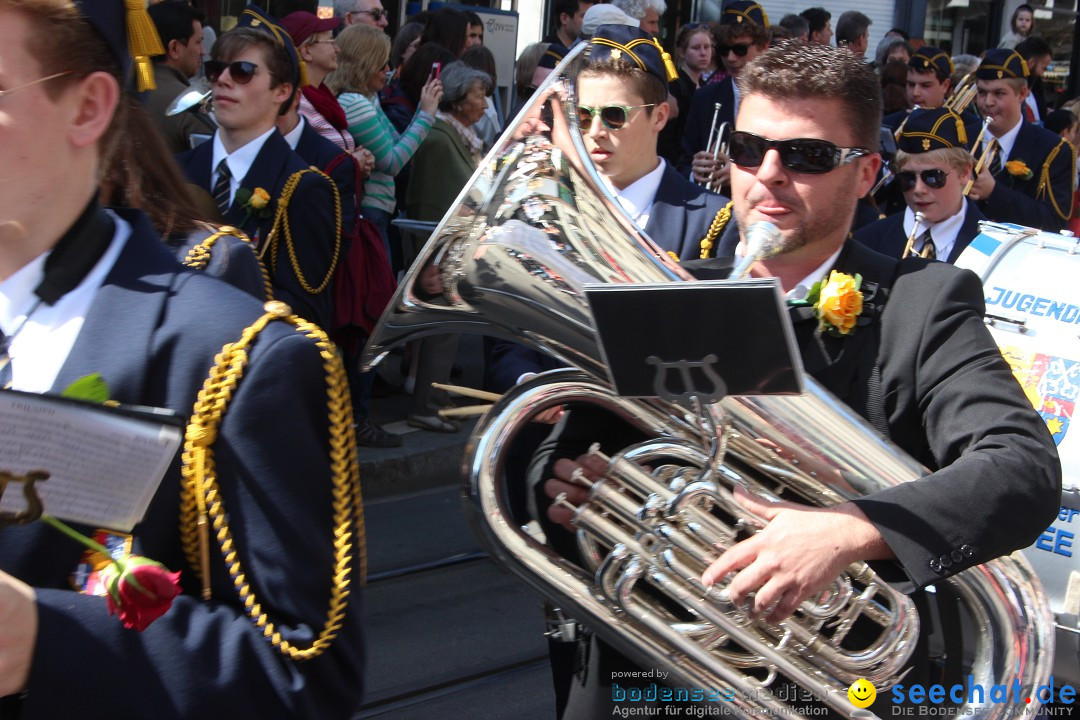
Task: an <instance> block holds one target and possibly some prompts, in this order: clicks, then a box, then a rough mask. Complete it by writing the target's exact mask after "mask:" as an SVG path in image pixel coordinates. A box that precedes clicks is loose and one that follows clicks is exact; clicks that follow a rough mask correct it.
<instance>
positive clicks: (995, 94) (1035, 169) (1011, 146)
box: [968, 48, 1076, 231]
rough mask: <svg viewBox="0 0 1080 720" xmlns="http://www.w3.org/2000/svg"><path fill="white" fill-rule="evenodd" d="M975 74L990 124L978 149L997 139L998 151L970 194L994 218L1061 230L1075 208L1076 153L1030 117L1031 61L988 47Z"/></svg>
mask: <svg viewBox="0 0 1080 720" xmlns="http://www.w3.org/2000/svg"><path fill="white" fill-rule="evenodd" d="M975 77H976V83H978V95H977V99H976V102H978V104H979V110H980V111H982V114H983V115H984V116H986V117H989V118H990V125H989V127H988V128H987V132H986V133H985V134H984V135H983V138H982V144H981V146H980V147H975V148H972V150H973V152H974V153H975V154H976V155H977V156H982V155H983V154H984V153H985V152H987V149H988V148H989V147H990V146H991V145H993V146H994V149H995V150H996V151H997V152H996V158H995V160H994V161H992V162H990V163H986V166H985V167H983V169H982V171H981V172H980V173H979V176H978V177H977V178H976V179H975V184H974V185H973V186H972V188H971V192H970V193H969V194H968V197H969V198H971V199H972V200H977V201H979V203H980V208H981V209H982V211H983V212H984V213H985V214H986V216H987V217H988V218H990V219H991V220H996V221H999V222H1012V223H1018V224H1020V225H1027V226H1029V227H1035V228H1041V229H1043V230H1050V231H1055V230H1060V229H1061V228H1062V227H1064V226H1065V223H1066V222H1067V221H1068V219H1069V216H1070V212H1071V207H1072V183H1073V175H1074V172H1075V167H1076V153H1075V151H1074V150H1073V148H1072V147H1071V146H1070V145H1069V144H1068V143H1067V142H1065V141H1064V140H1063V139H1061V138H1060V137H1058V136H1056V135H1054V133H1052V132H1049V131H1047V130H1043V129H1042V128H1040V127H1036V126H1035V125H1032V124H1031V123H1029V122H1027V121H1026V120H1024V117H1023V114H1022V109H1021V108H1022V106H1023V104H1024V100H1025V99H1026V98H1027V94H1028V82H1027V78H1028V67H1027V63H1025V62H1024V59H1023V58H1021V57H1020V55H1019V54H1017V52H1016V51H1015V50H1006V49H1002V48H999V49H993V50H987V51H986V55H985V57H984V58H983V60H982V62H981V63H980V64H979V69H978V70H976V71H975Z"/></svg>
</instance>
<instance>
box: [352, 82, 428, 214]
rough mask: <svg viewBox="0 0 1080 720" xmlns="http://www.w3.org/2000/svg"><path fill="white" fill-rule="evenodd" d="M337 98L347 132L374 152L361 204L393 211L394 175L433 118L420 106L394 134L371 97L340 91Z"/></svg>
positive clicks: (399, 169)
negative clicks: (401, 128)
mask: <svg viewBox="0 0 1080 720" xmlns="http://www.w3.org/2000/svg"><path fill="white" fill-rule="evenodd" d="M338 102H340V103H341V107H342V108H344V109H345V118H346V119H347V120H348V122H349V133H350V134H351V135H352V136H353V139H354V140H356V144H357V145H358V146H360V147H364V148H367V149H368V150H370V151H371V153H372V154H373V155H374V156H375V170H374V172H372V173H371V177H370V178H368V179H367V181H366V182H365V183H364V200H363V202H362V203H361V206H362V207H369V208H376V209H378V210H385V211H386V212H388V213H393V212H394V206H395V204H396V200H395V196H394V176H395V175H397V174H398V173H399V172H401V168H403V167H405V164H406V163H407V162H409V160H411V159H412V156H413V153H415V152H416V149H417V148H418V147H420V143H422V142H423V141H424V138H426V137H427V135H428V132H429V131H430V130H431V126H432V124H434V122H435V118H434V117H432V116H431V115H428V114H427V113H426V112H424V111H423V110H420V111H418V112H417V113H416V115H415V116H414V117H413V120H412V122H411V123H410V124H409V127H408V128H406V129H405V132H404V133H402V134H400V135H399V134H398V132H397V130H395V129H394V126H393V125H391V124H390V120H389V119H388V118H387V117H386V114H385V113H384V112H383V110H382V107H381V106H380V105H379V103H378V102H377V101H375V100H374V99H373V98H372V97H368V96H366V95H361V94H360V93H342V94H341V95H339V96H338Z"/></svg>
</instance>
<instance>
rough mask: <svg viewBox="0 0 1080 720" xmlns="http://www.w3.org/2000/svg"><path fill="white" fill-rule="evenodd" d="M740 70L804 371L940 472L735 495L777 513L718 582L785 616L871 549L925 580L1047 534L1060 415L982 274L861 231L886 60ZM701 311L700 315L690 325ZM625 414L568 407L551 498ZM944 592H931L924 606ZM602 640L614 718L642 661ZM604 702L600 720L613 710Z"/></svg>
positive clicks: (771, 264) (775, 51)
mask: <svg viewBox="0 0 1080 720" xmlns="http://www.w3.org/2000/svg"><path fill="white" fill-rule="evenodd" d="M739 82H740V89H741V90H742V91H743V99H742V103H741V106H740V109H739V115H738V128H739V131H738V132H737V133H735V135H734V136H733V138H732V152H731V156H732V163H733V168H732V174H731V185H732V191H733V201H734V203H735V218H736V220H737V221H738V226H739V231H740V234H741V235H742V236H743V237H745V236H746V234H747V231H748V230H749V229H750V228H751V226H753V225H754V224H755V223H758V222H762V221H764V222H768V223H771V224H772V225H774V226H775V227H776V228H777V229H778V230H779V232H780V238H781V239H780V250H779V253H778V254H776V255H773V256H771V257H768V258H765V259H759V260H757V261H756V262H754V263H753V265H752V266H751V275H752V276H754V277H772V278H776V280H777V281H778V283H779V286H780V289H781V291H782V292H783V293H785V295H786V297H787V299H788V300H789V301H790V303H789V308H788V312H789V315H790V318H791V321H792V326H793V330H794V336H795V340H796V342H797V344H798V346H799V350H800V353H801V356H802V364H803V367H804V369H805V371H806V372H807V373H809V374H810V375H811V376H812V377H814V378H815V379H816V380H817V381H818V382H819V383H820V384H821V385H822V386H823V387H824V388H826V389H827V390H829V391H831V392H832V393H833V394H834V395H836V396H837V397H838V398H839V399H840V400H841V401H843V402H844V403H846V404H847V405H848V406H849V407H850V408H851V409H852V410H854V411H855V412H856V413H858V414H859V415H861V416H862V417H863V418H864V419H866V420H867V421H868V422H869V423H870V424H871V425H873V426H874V427H875V428H876V429H877V430H878V431H879V432H881V433H883V434H884V435H885V436H886V437H888V438H889V439H891V440H892V441H893V442H894V443H896V444H897V445H898V446H899V447H901V448H902V449H903V450H905V451H906V452H907V453H908V454H909V455H911V456H912V457H914V458H916V459H917V460H919V461H920V462H922V463H924V464H925V465H926V466H927V467H928V468H930V471H931V472H930V474H928V475H927V476H926V477H924V478H922V479H920V480H916V481H914V482H907V483H903V484H901V485H898V486H894V487H889V488H888V489H885V490H881V491H877V492H873V493H871V494H869V495H865V496H861V497H856V498H854V499H852V500H849V501H847V502H843V503H839V504H835V505H831V506H829V507H816V506H809V505H804V504H800V503H798V502H792V501H774V500H770V499H766V498H763V497H758V496H754V495H750V494H749V493H747V492H746V491H744V490H742V489H737V490H736V491H735V499H736V501H737V502H738V503H739V504H740V505H742V506H743V507H745V508H746V509H747V510H748V511H749V512H750V513H752V515H753V516H756V517H758V518H761V520H762V521H763V527H762V529H760V530H758V531H757V532H756V533H755V534H754V535H753V536H752V537H750V538H748V539H745V540H742V541H739V542H736V543H735V544H734V545H732V546H731V547H730V548H729V549H727V550H726V551H725V552H723V553H722V554H721V555H720V557H719V559H718V560H716V561H715V562H714V563H712V565H711V566H710V567H709V568H708V569H707V570H706V571H705V572H704V574H703V576H702V578H701V582H702V585H703V586H704V587H709V586H713V591H712V592H713V593H717V592H719V591H720V589H721V588H720V587H716V586H718V585H721V584H722V586H723V587H722V589H723V590H725V591H726V594H727V596H728V597H730V600H731V602H732V603H734V604H735V605H736V606H740V607H745V608H746V610H747V611H748V612H749V613H750V614H752V615H753V616H755V617H762V618H766V619H767V620H769V621H772V622H776V621H780V620H782V619H784V618H786V617H788V616H790V615H791V614H792V612H794V611H795V609H796V608H797V607H798V606H799V605H800V603H801V602H802V601H804V600H806V599H807V598H808V597H810V596H811V595H812V594H813V593H815V592H817V591H819V590H821V589H822V588H824V587H826V586H827V585H828V584H830V583H832V582H833V581H834V580H835V579H836V578H837V576H838V575H839V574H840V572H841V571H842V570H843V569H844V568H846V567H847V566H848V565H849V564H851V563H854V562H859V561H872V562H874V567H875V569H877V570H878V571H879V572H880V573H884V574H885V577H886V579H887V580H888V581H889V582H891V583H893V584H894V585H895V586H897V587H899V588H900V589H901V590H904V591H914V590H915V589H916V588H919V587H923V586H926V585H931V584H934V583H937V582H939V581H941V580H943V579H944V578H946V577H948V576H950V575H952V574H954V573H957V572H960V571H962V570H965V569H967V568H970V567H973V566H974V565H976V564H978V563H982V562H985V561H987V560H989V559H991V558H994V557H998V556H1000V555H1003V554H1007V553H1009V552H1012V551H1013V550H1015V549H1018V548H1021V547H1024V546H1026V545H1028V544H1030V543H1032V542H1033V541H1034V540H1035V539H1036V538H1037V537H1038V536H1039V533H1040V532H1041V531H1042V529H1043V528H1044V527H1045V526H1046V524H1047V523H1048V522H1050V521H1051V519H1052V518H1053V517H1054V514H1055V512H1056V508H1057V506H1058V502H1059V498H1060V491H1061V467H1060V464H1059V462H1058V459H1057V452H1056V449H1055V446H1054V442H1053V440H1052V439H1051V438H1050V435H1049V433H1048V432H1047V429H1046V426H1045V425H1044V424H1043V422H1042V420H1041V418H1040V417H1039V415H1038V414H1037V413H1036V412H1035V411H1034V409H1033V408H1032V406H1031V404H1030V402H1029V401H1028V399H1027V397H1026V396H1025V395H1024V392H1023V391H1022V390H1021V388H1020V386H1019V384H1018V383H1017V381H1016V379H1015V378H1014V377H1013V374H1012V372H1011V370H1010V368H1009V366H1008V364H1007V363H1006V362H1005V360H1004V359H1003V358H1002V356H1001V353H1000V352H999V350H998V348H997V346H996V344H995V343H994V340H993V338H992V337H991V336H990V334H989V332H988V331H987V329H986V327H985V326H984V324H983V321H982V315H983V291H982V286H981V284H980V282H979V280H978V278H977V277H976V276H975V275H974V274H972V273H970V272H967V271H960V270H957V269H956V268H954V267H951V266H949V265H947V264H944V263H937V262H930V261H927V260H923V259H921V258H912V259H908V260H904V261H900V260H897V259H895V258H888V257H886V256H884V255H881V254H878V253H876V252H874V251H872V250H870V249H868V248H866V247H865V246H863V245H861V244H860V243H857V242H855V241H854V240H851V239H850V238H849V234H848V228H849V227H850V224H851V218H852V215H853V213H854V211H855V205H856V203H857V201H858V199H859V197H861V196H862V195H864V194H865V193H866V192H867V191H868V190H869V189H870V187H871V185H872V184H873V183H874V180H875V177H876V175H877V170H878V167H879V165H880V162H881V160H880V158H879V156H878V154H877V153H876V152H875V151H874V148H875V147H876V144H877V139H878V133H879V127H880V122H881V96H880V93H878V92H877V88H878V83H877V78H876V76H875V74H874V72H873V71H872V70H871V69H869V68H868V67H867V66H866V64H865V63H863V62H862V61H860V60H859V59H857V58H856V57H855V56H854V55H852V54H851V53H849V52H847V51H846V50H842V49H838V48H831V47H828V46H825V45H818V44H815V43H809V44H797V43H789V44H784V45H780V46H778V47H776V48H772V49H770V50H769V51H767V52H765V53H764V54H762V55H761V56H760V57H758V58H757V59H756V60H755V61H754V62H753V63H751V65H750V66H749V67H748V68H747V69H746V71H745V72H744V73H743V74H742V75H741V77H740V79H739ZM739 254H741V248H740V249H738V250H737V251H736V255H739ZM834 271H835V272H837V273H842V274H844V275H845V276H847V278H848V279H849V281H850V282H854V278H855V277H856V276H858V277H860V278H861V286H859V287H858V290H857V291H858V293H859V295H858V300H859V302H858V303H856V302H854V300H855V298H854V297H852V303H851V304H850V305H848V307H849V308H850V312H849V313H848V314H847V315H846V316H845V317H844V318H834V319H835V320H837V322H839V323H840V324H839V325H835V326H833V327H835V330H834V331H831V332H830V331H829V330H828V326H827V325H823V322H822V320H821V319H819V316H818V308H817V306H818V305H820V299H815V298H813V297H810V296H809V292H810V290H811V288H812V286H813V285H814V284H815V283H818V282H822V283H823V284H825V282H826V280H827V279H828V278H829V277H830V276H831V274H832V272H834ZM844 280H845V279H844V278H837V277H835V276H834V277H832V282H833V283H843V282H844ZM852 292H855V291H854V290H852ZM823 317H825V318H826V320H828V316H826V315H824V314H823ZM700 321H701V320H700V319H699V318H696V317H695V318H693V319H690V318H687V319H686V320H685V322H686V328H687V331H688V332H691V331H692V330H693V327H694V323H696V322H700ZM715 321H716V322H722V321H723V319H722V318H716V319H715ZM847 321H850V322H851V323H852V324H853V327H851V326H850V325H848V322H847ZM845 328H850V329H849V330H848V331H847V332H844V330H845ZM748 342H752V339H748ZM619 427H620V425H619V423H618V422H616V421H615V420H613V419H612V418H611V417H610V416H609V415H606V414H605V413H604V411H601V410H599V409H584V408H580V409H579V408H573V409H571V410H570V411H569V412H568V413H567V416H566V418H565V419H564V421H563V424H562V426H561V427H560V428H559V429H558V430H557V432H556V434H555V435H553V437H552V438H551V440H550V441H549V442H548V443H546V444H545V446H544V447H542V448H541V451H540V452H539V453H538V455H537V456H536V457H535V458H534V462H533V468H532V471H533V474H534V475H538V476H539V477H543V478H549V479H548V480H547V482H546V483H545V485H544V488H545V492H546V494H547V496H548V497H551V498H555V497H558V496H560V495H564V496H565V498H566V499H568V500H569V502H570V503H571V505H574V506H577V505H581V504H582V503H583V502H585V501H586V499H587V491H586V490H583V488H582V484H583V483H581V481H580V480H578V479H575V473H577V472H584V474H585V476H586V478H595V477H597V476H598V474H599V472H602V468H601V467H599V466H598V463H597V462H595V459H592V458H589V457H586V456H581V455H578V453H579V452H585V450H586V449H587V448H588V446H589V445H590V444H591V443H593V442H600V443H601V444H602V446H603V447H604V448H605V449H610V450H612V451H614V450H617V449H620V448H623V447H626V445H627V444H629V443H631V442H634V441H636V440H639V439H640V435H637V434H636V433H635V432H625V431H624V432H620V431H619ZM779 455H780V456H781V457H782V458H783V459H784V460H788V461H790V460H798V461H799V463H800V464H801V465H802V466H803V467H807V465H806V464H805V463H811V466H812V467H816V469H815V471H816V472H819V473H822V472H825V473H831V472H835V471H830V470H828V469H827V467H828V466H827V465H817V466H814V465H813V464H814V463H818V462H821V459H820V458H817V457H816V456H815V455H814V454H813V453H812V452H810V453H804V452H803V451H800V450H798V449H797V448H781V449H780V452H779ZM837 481H838V482H840V483H842V484H843V483H844V481H843V480H842V479H840V478H837ZM1017 508H1023V509H1024V511H1023V512H1017V511H1016V509H1017ZM547 514H548V517H549V519H550V520H551V521H552V523H558V524H563V525H564V526H565V527H569V526H570V522H571V519H572V516H573V513H572V511H571V510H569V509H568V508H565V507H562V506H560V505H553V506H551V508H550V509H549V510H548V513H547ZM729 576H730V577H729ZM933 597H936V596H929V595H922V594H920V593H915V595H914V599H915V602H916V604H917V606H918V607H920V608H923V609H924V608H926V606H927V604H928V603H929V602H930V601H931V600H932V599H933ZM948 629H949V630H957V629H958V628H948ZM856 632H858V631H856ZM925 647H926V645H924V644H922V643H920V644H919V645H918V646H917V649H916V653H915V655H914V656H913V658H912V660H911V661H910V672H909V674H908V675H907V676H906V677H907V679H908V681H909V682H913V683H914V682H922V683H926V682H928V680H929V677H930V672H931V669H932V668H931V665H930V662H929V658H928V657H927V656H926V654H925V651H924V649H925ZM942 647H954V646H952V645H943V646H942ZM590 651H591V652H590V654H589V655H588V662H589V668H588V673H589V677H592V678H593V679H592V680H591V681H589V680H586V682H591V683H592V684H593V686H594V694H593V695H592V697H593V698H594V699H598V698H602V697H604V695H605V692H604V691H605V690H606V691H607V694H606V698H607V700H608V704H609V708H608V711H607V713H608V714H610V713H611V709H610V705H611V700H612V694H611V687H606V688H605V687H604V685H605V684H607V685H610V683H612V682H616V683H619V684H620V685H622V686H623V687H625V686H626V685H629V684H631V683H630V682H628V681H626V680H625V679H624V678H627V677H634V676H633V675H632V674H626V673H633V672H634V671H635V668H634V667H633V664H632V663H629V662H628V661H626V660H625V659H622V660H621V661H620V660H618V659H616V657H617V654H615V653H614V652H613V651H612V650H611V648H609V647H606V646H605V645H604V644H603V643H594V645H593V647H592V648H590ZM948 660H949V661H950V662H952V661H953V660H954V658H953V657H951V656H950V657H949V658H948ZM956 660H957V661H959V660H962V658H957V659H956ZM612 668H614V670H612ZM598 675H600V676H601V677H597V676H598ZM646 677H647V676H646ZM961 680H962V678H957V680H956V681H957V682H959V681H961ZM595 686H599V687H595ZM571 699H572V700H573V697H572V698H571ZM883 700H884V698H883ZM597 702H599V700H597ZM599 707H600V705H599V704H597V705H596V706H595V708H599ZM595 708H594V713H593V714H592V715H591V717H600V716H601V714H600V712H599V711H596V709H595ZM879 714H880V713H879ZM581 717H589V715H584V714H583V715H581Z"/></svg>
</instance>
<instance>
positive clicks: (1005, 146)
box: [935, 117, 1024, 242]
mask: <svg viewBox="0 0 1080 720" xmlns="http://www.w3.org/2000/svg"><path fill="white" fill-rule="evenodd" d="M1023 124H1024V118H1022V117H1021V118H1020V121H1019V122H1018V123H1016V125H1014V126H1013V128H1012V130H1009V131H1008V132H1007V133H1005V134H1004V135H1002V136H1001V137H999V138H997V141H998V145H1000V146H1001V153H1000V154H999V155H998V157H999V158H1000V159H1001V166H1002V167H1005V161H1006V160H1008V159H1009V156H1010V155H1012V149H1013V145H1015V144H1016V136H1017V135H1019V134H1020V126H1021V125H1023ZM993 137H994V136H993V134H991V132H990V131H989V130H987V131H986V134H985V135H983V141H982V144H983V152H986V145H987V143H989V142H990V140H991V139H993ZM1020 159H1021V160H1023V158H1020ZM935 242H936V241H935Z"/></svg>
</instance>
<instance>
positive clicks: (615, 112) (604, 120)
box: [578, 103, 656, 132]
mask: <svg viewBox="0 0 1080 720" xmlns="http://www.w3.org/2000/svg"><path fill="white" fill-rule="evenodd" d="M654 105H656V103H649V104H648V105H604V106H603V107H595V108H594V107H589V106H588V105H578V126H579V127H581V131H582V132H588V131H589V128H591V127H592V124H593V120H594V119H595V118H596V116H597V115H599V116H600V122H601V124H603V126H604V127H606V128H607V129H608V130H621V129H622V128H624V127H626V123H627V122H628V121H629V120H630V111H631V110H636V109H637V108H647V107H652V106H654Z"/></svg>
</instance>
